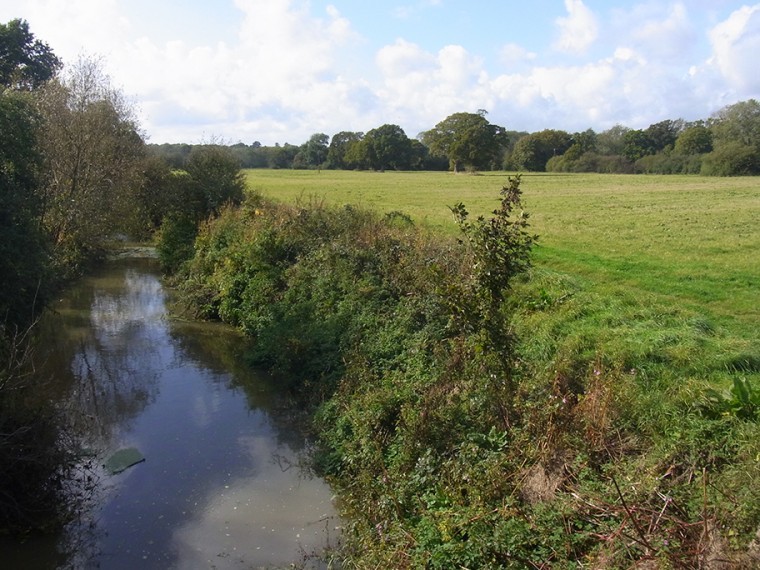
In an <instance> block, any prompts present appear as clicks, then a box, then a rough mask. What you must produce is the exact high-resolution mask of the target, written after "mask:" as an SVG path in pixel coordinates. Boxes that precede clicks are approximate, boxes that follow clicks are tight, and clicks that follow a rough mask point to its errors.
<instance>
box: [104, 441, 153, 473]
mask: <svg viewBox="0 0 760 570" xmlns="http://www.w3.org/2000/svg"><path fill="white" fill-rule="evenodd" d="M142 461H145V457H144V456H143V454H142V453H140V452H139V451H137V449H135V448H134V447H127V448H124V449H120V450H119V451H117V452H116V453H114V454H113V455H112V456H111V457H109V458H108V459H107V460H106V462H105V465H103V467H105V468H106V471H108V472H109V473H110V474H111V475H116V474H117V473H121V472H122V471H124V470H125V469H129V468H130V467H132V466H133V465H136V464H137V463H141V462H142Z"/></svg>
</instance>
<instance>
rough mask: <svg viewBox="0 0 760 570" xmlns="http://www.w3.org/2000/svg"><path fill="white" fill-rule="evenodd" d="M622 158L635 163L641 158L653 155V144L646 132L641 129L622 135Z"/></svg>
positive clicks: (654, 150) (654, 151) (655, 149)
mask: <svg viewBox="0 0 760 570" xmlns="http://www.w3.org/2000/svg"><path fill="white" fill-rule="evenodd" d="M623 143H624V146H623V152H622V154H623V156H625V157H626V158H627V159H628V160H630V161H631V162H636V161H637V160H638V159H640V158H641V157H642V156H647V155H648V154H655V153H656V152H657V148H656V147H655V142H654V141H653V140H652V138H651V137H650V136H649V134H648V133H647V132H646V131H643V130H641V129H638V130H630V131H627V132H626V133H625V134H624V135H623Z"/></svg>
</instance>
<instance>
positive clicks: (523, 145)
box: [512, 129, 573, 172]
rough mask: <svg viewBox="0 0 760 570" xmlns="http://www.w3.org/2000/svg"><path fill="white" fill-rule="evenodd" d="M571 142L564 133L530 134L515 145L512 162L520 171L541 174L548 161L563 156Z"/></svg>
mask: <svg viewBox="0 0 760 570" xmlns="http://www.w3.org/2000/svg"><path fill="white" fill-rule="evenodd" d="M572 140H573V139H572V137H571V136H570V133H568V132H566V131H558V130H553V129H545V130H543V131H539V132H537V133H532V134H530V135H528V136H525V137H523V138H521V139H520V140H519V141H517V143H515V148H514V151H513V152H512V160H513V162H514V163H515V165H516V166H517V167H518V168H520V169H525V170H529V171H533V172H543V171H545V170H546V163H547V162H548V161H549V159H550V158H552V157H553V156H560V155H562V154H564V153H565V151H567V149H568V148H570V145H571V144H572Z"/></svg>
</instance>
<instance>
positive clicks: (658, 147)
mask: <svg viewBox="0 0 760 570" xmlns="http://www.w3.org/2000/svg"><path fill="white" fill-rule="evenodd" d="M683 129H684V121H683V120H681V119H677V120H675V121H671V120H670V119H668V120H666V121H660V122H659V123H654V124H652V125H649V126H648V127H647V128H646V130H645V131H644V132H645V133H646V135H647V137H649V141H650V142H651V144H652V148H653V149H654V153H650V154H655V153H657V152H660V151H662V150H666V149H667V148H671V149H672V148H673V146H674V145H675V144H676V139H677V138H678V135H679V134H681V131H683Z"/></svg>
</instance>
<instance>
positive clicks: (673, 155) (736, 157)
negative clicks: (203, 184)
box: [148, 99, 760, 176]
mask: <svg viewBox="0 0 760 570" xmlns="http://www.w3.org/2000/svg"><path fill="white" fill-rule="evenodd" d="M485 115H486V112H485V111H483V110H480V111H478V112H477V113H455V114H453V115H450V116H449V117H447V118H446V119H444V120H443V121H441V122H440V123H438V124H437V125H436V126H435V127H434V128H433V129H431V130H429V131H424V132H422V133H420V134H419V135H418V136H417V137H416V138H410V137H408V136H407V135H406V133H405V132H404V130H403V129H402V128H401V127H400V126H398V125H394V124H385V125H382V126H380V127H378V128H375V129H372V130H370V131H368V132H366V133H363V132H355V131H341V132H338V133H336V134H334V135H333V136H332V137H330V136H329V135H327V134H325V133H315V134H313V135H312V136H311V137H310V138H309V140H308V141H306V142H304V143H303V144H300V145H295V144H290V143H287V142H286V143H284V144H282V145H280V144H279V143H276V144H275V145H274V146H265V145H262V144H261V143H260V142H258V141H255V142H253V143H252V144H245V143H243V142H238V143H236V144H231V145H226V146H227V148H229V150H230V151H231V153H232V154H233V155H234V156H235V158H236V159H237V160H238V162H239V163H240V166H241V167H242V168H270V169H300V170H303V169H334V170H377V171H384V170H438V171H446V170H454V171H458V170H459V169H461V168H464V169H465V170H471V171H475V170H506V171H523V172H526V171H527V172H598V173H616V174H701V175H707V176H743V175H757V174H760V103H758V101H756V100H755V99H749V100H747V101H741V102H738V103H735V104H733V105H728V106H726V107H724V108H722V109H721V110H719V111H718V112H716V113H715V114H713V116H711V117H710V118H708V119H704V120H697V121H691V122H689V121H685V120H683V119H675V120H671V119H668V120H664V121H660V122H657V123H653V124H651V125H649V126H648V127H647V128H645V129H632V128H629V127H626V126H623V125H615V126H613V127H612V128H610V129H607V130H605V131H602V132H599V133H597V132H595V131H594V130H593V129H587V130H585V131H582V132H576V133H569V132H567V131H563V130H558V129H545V130H542V131H538V132H534V133H528V132H520V131H509V130H506V129H505V128H503V127H501V126H498V125H494V124H491V123H489V122H488V120H487V119H486V118H485ZM198 146H205V145H203V144H201V145H192V144H186V143H164V144H151V145H148V147H149V149H150V151H151V152H152V153H153V154H154V155H156V156H158V157H161V158H162V159H164V160H165V161H166V162H167V164H169V165H170V166H171V167H172V168H176V169H182V168H184V167H185V165H186V164H187V160H188V157H189V156H190V154H191V152H192V151H193V149H194V148H196V147H198Z"/></svg>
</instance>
